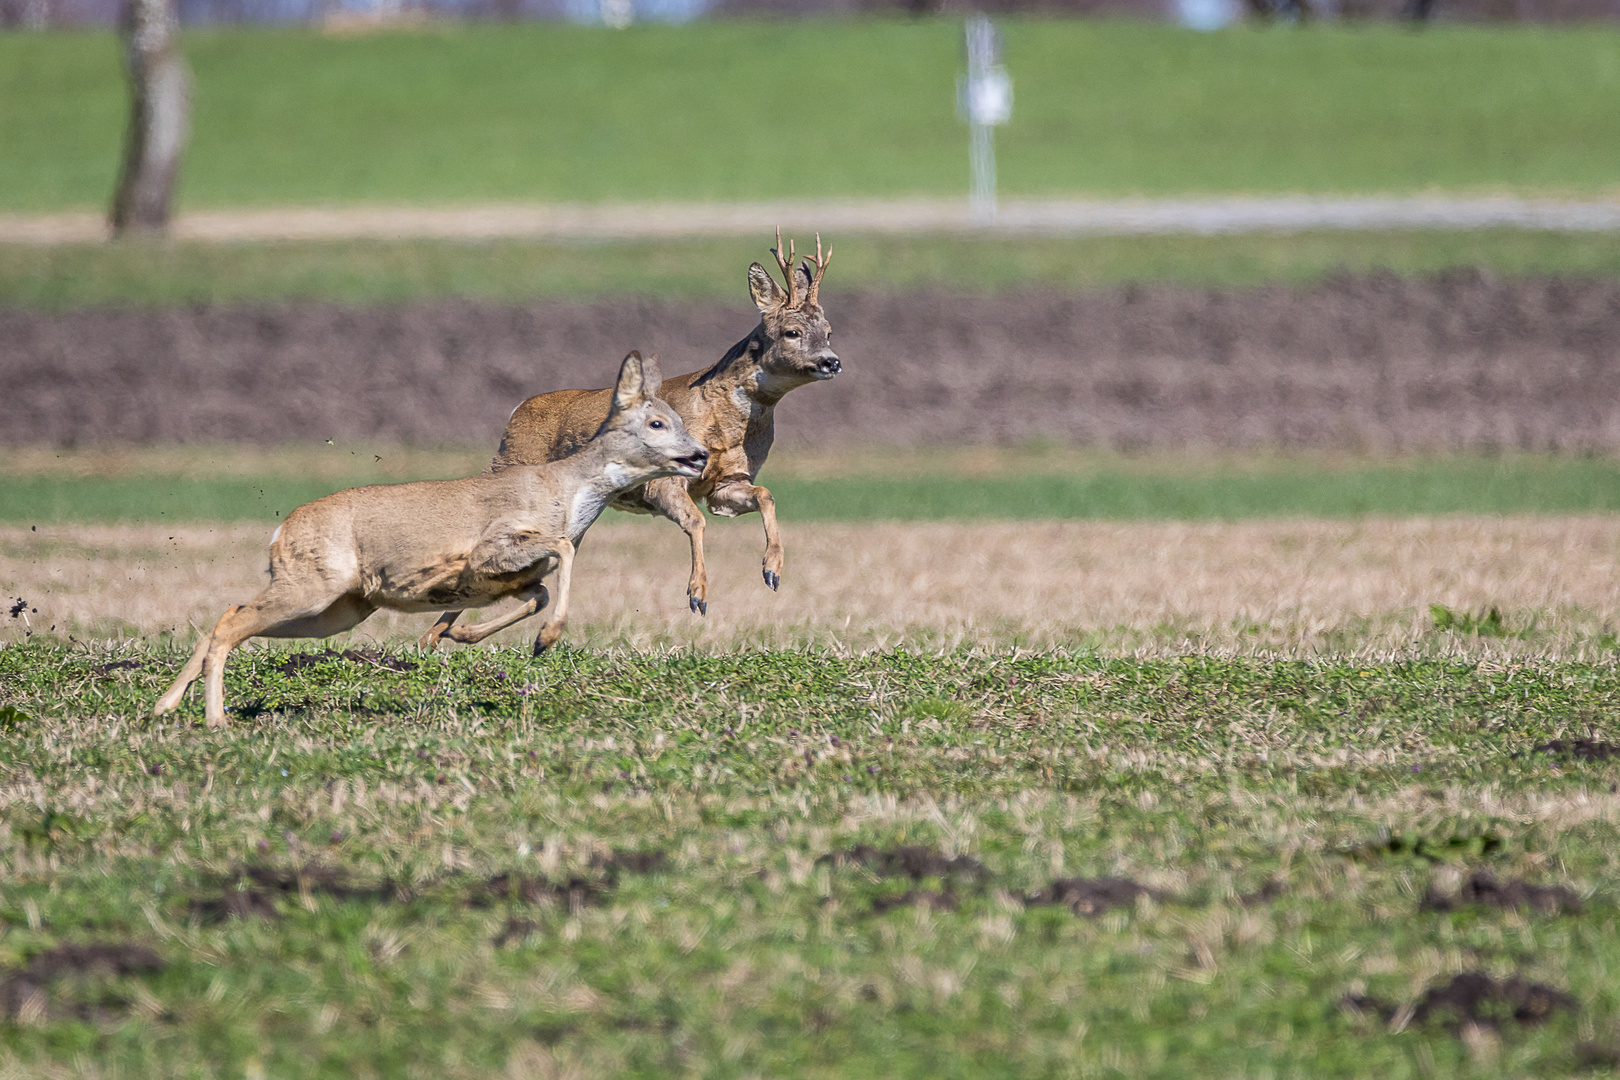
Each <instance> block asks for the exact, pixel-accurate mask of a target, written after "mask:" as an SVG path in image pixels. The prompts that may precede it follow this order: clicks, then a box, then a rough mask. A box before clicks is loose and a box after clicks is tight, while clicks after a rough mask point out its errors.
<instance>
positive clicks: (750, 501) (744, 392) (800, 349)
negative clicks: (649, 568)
mask: <svg viewBox="0 0 1620 1080" xmlns="http://www.w3.org/2000/svg"><path fill="white" fill-rule="evenodd" d="M771 254H773V255H775V256H776V265H777V266H779V267H781V269H782V274H783V276H784V277H785V279H786V283H787V289H786V290H783V289H782V288H780V287H779V286H778V285H777V284H776V280H775V279H774V278H772V277H771V275H770V273H769V272H768V271H766V269H765V268H764V267H763V266H761V265H760V264H759V263H757V262H756V263H754V264H752V265H751V266H749V267H748V291H749V293H750V294H751V295H752V297H753V300H754V305H755V306H756V307H757V308H759V313H760V321H759V325H758V326H756V327H755V328H754V331H753V333H751V334H749V335H748V336H747V337H745V338H743V339H742V340H741V341H739V342H737V344H735V345H733V346H732V347H731V348H730V349H729V350H728V351H727V352H726V354H725V355H724V356H722V357H721V358H720V360H719V361H718V362H717V363H715V364H713V365H712V366H710V367H708V368H705V369H704V370H702V371H694V372H690V373H688V374H686V375H677V376H675V377H674V378H672V379H669V380H667V381H666V382H665V383H664V384H663V385H662V386H661V387H659V389H658V394H659V396H660V397H662V398H663V399H664V400H665V401H668V402H669V403H670V405H672V406H673V407H674V408H675V411H676V412H678V413H680V414H681V419H682V420H684V421H685V422H686V427H687V429H688V430H689V431H691V433H692V434H693V435H694V436H695V437H696V438H697V440H698V441H699V442H701V443H702V444H703V445H704V446H705V447H707V448H708V451H709V466H708V468H707V469H705V470H704V472H703V475H702V476H699V477H696V478H694V479H683V478H680V477H674V476H671V477H667V478H665V479H661V480H653V481H651V482H650V483H648V484H646V485H644V486H642V487H640V488H635V489H628V490H624V491H621V492H619V493H618V494H617V495H615V496H614V497H613V498H612V499H611V500H609V505H610V506H612V507H613V508H614V509H616V510H628V511H630V512H631V513H638V514H659V515H662V516H663V517H667V518H669V519H670V520H671V521H673V522H675V524H677V525H679V526H680V527H681V528H682V529H683V530H685V532H686V535H687V537H688V538H689V539H690V540H691V542H692V573H691V576H690V577H689V578H688V580H687V585H686V596H687V603H688V604H689V605H690V606H691V608H692V611H693V612H694V613H696V614H699V615H706V614H708V610H709V602H708V588H709V586H708V574H707V572H706V571H705V569H704V566H703V529H704V521H703V513H702V511H700V510H699V509H698V506H697V504H698V502H699V501H700V500H704V499H707V500H708V503H709V510H710V511H711V512H713V513H715V514H718V515H720V516H721V517H736V516H737V515H738V514H746V513H749V512H750V511H754V510H757V511H759V514H760V517H761V518H763V519H764V522H765V558H764V560H763V573H764V576H765V584H767V585H769V586H770V587H771V588H772V589H775V588H776V587H777V586H778V585H780V584H781V581H782V537H781V534H780V533H779V531H778V530H777V527H776V503H775V502H774V501H773V500H772V498H771V493H770V492H769V491H767V490H766V489H765V488H762V487H759V486H757V485H756V484H755V483H754V477H756V476H758V475H759V470H760V468H761V467H762V466H763V465H764V464H765V456H766V455H767V454H769V453H770V450H771V442H772V440H773V439H774V438H775V425H774V420H773V419H772V415H771V414H772V410H774V409H775V408H776V403H777V402H779V401H781V400H782V397H783V395H785V394H786V393H787V392H788V391H789V390H792V389H794V388H795V387H799V386H803V385H805V384H806V383H812V382H818V381H823V380H826V379H831V378H832V377H833V376H835V375H837V374H838V372H839V371H840V370H841V369H842V366H843V365H842V363H841V362H840V361H839V359H838V356H837V354H836V353H834V352H833V351H832V345H831V343H830V339H831V338H832V327H831V326H830V325H829V324H828V322H827V316H826V315H825V314H823V313H822V310H821V304H820V302H819V297H818V293H819V291H820V289H821V279H822V276H823V275H825V274H826V272H827V264H828V263H830V262H831V261H832V248H830V247H829V248H828V249H827V252H826V255H823V254H822V251H821V237H820V235H819V234H818V235H817V236H816V257H815V264H814V266H812V265H811V263H810V262H809V260H808V259H807V260H805V261H804V262H802V263H800V264H799V266H797V267H795V266H794V265H793V262H794V259H795V258H796V257H797V256H796V253H795V251H794V250H793V246H792V244H791V243H790V244H789V245H788V248H787V255H786V257H784V256H783V253H782V230H781V229H778V230H776V247H774V248H772V249H771ZM611 393H612V392H611V391H609V390H556V391H553V392H551V393H547V394H537V395H536V396H534V397H531V398H529V399H528V400H527V401H525V402H523V403H522V404H521V405H519V406H518V407H517V408H516V409H514V410H513V411H512V417H511V419H510V420H508V421H507V422H506V431H505V432H504V433H502V435H501V445H500V448H499V449H498V450H496V452H495V458H494V460H493V461H491V462H490V465H489V470H488V472H490V473H494V474H499V473H500V472H502V471H503V470H505V469H509V468H512V467H514V466H518V465H532V464H535V463H537V462H542V461H552V460H555V459H556V458H559V457H562V456H563V455H565V454H571V453H573V452H574V451H575V450H576V449H577V448H578V447H579V446H580V445H581V444H582V443H583V442H584V441H585V440H586V439H587V438H589V437H590V433H591V432H592V431H595V430H596V427H597V425H599V424H600V423H601V422H602V417H603V416H605V415H606V414H607V411H608V401H609V398H610V396H611ZM456 617H457V613H456V612H454V611H447V612H445V613H444V614H443V615H442V616H441V617H440V619H439V621H438V622H437V623H435V624H434V626H433V628H432V629H431V630H429V631H428V632H427V633H426V634H424V635H423V636H422V645H423V646H424V647H428V648H431V647H432V646H433V645H434V644H436V643H437V642H438V641H439V639H440V638H442V637H445V636H446V635H447V634H449V631H450V629H451V627H452V626H453V625H454V624H455V621H456ZM450 636H451V639H452V640H459V639H458V638H456V637H455V636H454V635H450Z"/></svg>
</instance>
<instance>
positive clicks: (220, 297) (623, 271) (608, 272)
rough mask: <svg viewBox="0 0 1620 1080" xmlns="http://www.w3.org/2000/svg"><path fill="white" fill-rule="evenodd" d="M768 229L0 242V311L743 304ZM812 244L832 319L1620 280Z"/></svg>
mask: <svg viewBox="0 0 1620 1080" xmlns="http://www.w3.org/2000/svg"><path fill="white" fill-rule="evenodd" d="M770 226H771V223H770V222H761V224H760V233H759V235H758V236H757V237H754V238H752V239H737V240H689V241H680V242H678V243H676V242H669V243H640V242H637V243H630V242H604V243H600V244H542V243H529V242H520V241H499V242H489V243H456V242H449V241H446V242H432V241H420V242H385V241H346V242H332V243H286V244H258V245H223V244H186V243H176V244H146V243H138V242H124V243H118V244H95V245H80V244H72V245H65V246H61V247H48V248H40V247H33V246H26V245H17V244H11V245H6V244H0V306H5V307H22V308H44V309H53V310H60V309H67V308H75V307H92V306H117V307H129V306H159V305H173V304H194V303H215V304H223V303H270V302H277V301H283V300H322V301H330V302H335V303H343V304H367V303H398V302H404V301H409V300H433V299H440V298H444V297H477V298H483V299H491V300H510V301H522V300H530V299H535V298H564V299H572V298H595V297H599V296H605V295H607V296H611V295H620V294H640V295H649V296H659V297H688V298H692V299H720V300H733V299H734V300H738V301H740V302H742V303H746V302H747V294H746V292H745V291H744V286H743V278H744V271H745V270H746V268H747V266H748V264H749V263H750V262H753V261H756V260H759V259H766V261H767V262H768V261H769V259H768V256H767V253H766V247H767V246H768V243H769V241H770V234H769V229H770ZM827 239H829V240H831V241H833V242H834V247H835V248H836V250H837V266H836V269H835V270H834V271H833V272H832V276H831V277H829V279H828V290H829V291H828V293H827V297H828V310H829V311H830V312H831V313H832V316H833V318H834V319H836V318H837V314H838V311H837V293H838V292H839V291H840V290H845V289H893V290H901V289H905V290H912V289H930V288H937V289H951V290H962V291H968V292H999V291H1006V290H1012V289H1029V288H1052V289H1082V288H1100V287H1106V286H1110V285H1119V284H1126V283H1132V282H1154V283H1164V284H1182V285H1207V286H1216V287H1241V286H1254V285H1267V284H1277V283H1281V284H1312V283H1315V282H1317V281H1320V280H1321V279H1322V278H1324V277H1326V276H1328V275H1330V274H1333V273H1338V272H1345V271H1350V272H1374V271H1388V272H1393V273H1397V274H1401V275H1403V276H1407V277H1421V276H1429V275H1433V274H1437V273H1440V272H1442V271H1445V270H1448V269H1451V268H1453V267H1471V268H1478V269H1480V270H1484V271H1486V272H1489V273H1495V274H1501V275H1504V276H1523V275H1529V274H1564V275H1583V276H1607V277H1614V276H1620V245H1616V244H1615V243H1614V242H1613V240H1612V238H1610V237H1608V236H1605V235H1603V234H1594V233H1547V232H1526V231H1522V230H1516V229H1482V230H1455V231H1445V230H1441V231H1432V230H1425V231H1416V232H1406V231H1394V232H1341V231H1322V232H1305V233H1291V234H1282V235H1270V234H1256V235H1243V236H1126V237H1118V236H1114V237H1108V236H1105V237H1084V238H1076V239H1065V240H1052V239H1016V240H1005V239H1002V240H987V239H977V238H963V237H890V236H829V237H827ZM834 279H836V280H834Z"/></svg>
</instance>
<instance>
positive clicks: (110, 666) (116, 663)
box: [90, 660, 141, 678]
mask: <svg viewBox="0 0 1620 1080" xmlns="http://www.w3.org/2000/svg"><path fill="white" fill-rule="evenodd" d="M140 669H141V665H140V664H139V663H137V662H136V661H134V660H112V661H109V662H107V663H105V664H97V665H95V666H94V667H92V668H91V669H90V673H91V674H92V675H97V676H101V677H103V678H104V677H106V676H108V675H111V674H112V673H113V672H115V671H139V670H140Z"/></svg>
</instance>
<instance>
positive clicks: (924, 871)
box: [816, 844, 990, 884]
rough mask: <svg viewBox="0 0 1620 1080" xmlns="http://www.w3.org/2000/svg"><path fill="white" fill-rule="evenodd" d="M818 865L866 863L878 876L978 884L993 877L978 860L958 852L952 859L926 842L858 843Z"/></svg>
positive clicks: (833, 853) (829, 855)
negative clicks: (887, 845)
mask: <svg viewBox="0 0 1620 1080" xmlns="http://www.w3.org/2000/svg"><path fill="white" fill-rule="evenodd" d="M816 864H817V865H818V866H820V865H830V866H833V867H834V868H843V867H846V866H864V867H865V868H866V869H868V870H870V871H871V872H872V873H874V874H876V875H877V876H878V877H902V876H903V877H909V878H910V879H911V880H913V881H922V880H923V879H924V878H931V877H937V878H956V879H960V880H964V881H970V882H973V883H976V884H984V883H986V882H988V881H989V880H990V871H989V870H987V869H985V866H984V864H983V863H981V862H980V861H979V860H978V859H975V858H971V857H970V856H967V855H958V856H956V857H955V858H954V859H948V858H946V857H945V856H944V855H942V854H941V853H940V852H938V851H936V850H935V849H933V848H931V847H925V846H924V845H922V844H905V845H902V846H900V847H896V848H876V847H873V846H872V845H870V844H856V845H855V846H854V847H852V848H845V849H843V850H840V851H829V852H828V853H827V854H825V855H823V856H821V858H819V859H817V860H816Z"/></svg>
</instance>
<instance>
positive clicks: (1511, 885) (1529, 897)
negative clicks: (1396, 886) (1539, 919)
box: [1421, 870, 1581, 915]
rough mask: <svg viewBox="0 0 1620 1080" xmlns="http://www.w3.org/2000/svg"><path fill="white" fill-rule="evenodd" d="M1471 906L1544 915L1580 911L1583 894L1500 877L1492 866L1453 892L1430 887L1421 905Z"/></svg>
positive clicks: (1431, 908) (1426, 907)
mask: <svg viewBox="0 0 1620 1080" xmlns="http://www.w3.org/2000/svg"><path fill="white" fill-rule="evenodd" d="M1472 906H1480V907H1494V908H1504V909H1509V910H1511V909H1515V908H1528V909H1529V910H1531V911H1538V912H1541V913H1542V914H1544V915H1561V914H1564V913H1565V912H1568V913H1571V914H1573V913H1575V912H1578V911H1580V910H1581V898H1580V897H1579V896H1577V895H1575V893H1574V892H1572V891H1571V890H1569V889H1566V888H1564V886H1562V885H1532V884H1530V883H1529V882H1525V881H1518V880H1515V879H1511V878H1510V879H1508V880H1505V881H1499V880H1498V879H1497V877H1496V875H1495V874H1492V873H1491V872H1490V871H1489V870H1476V871H1474V872H1473V873H1472V874H1470V875H1469V876H1468V879H1467V880H1466V881H1464V882H1463V884H1462V888H1460V889H1458V890H1457V892H1456V893H1455V894H1453V895H1450V896H1447V895H1444V894H1442V893H1440V892H1438V891H1436V890H1435V889H1433V888H1430V889H1429V891H1428V892H1427V893H1426V894H1425V895H1424V897H1423V903H1422V905H1421V907H1422V909H1423V910H1424V911H1455V910H1456V909H1458V908H1462V907H1472Z"/></svg>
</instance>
